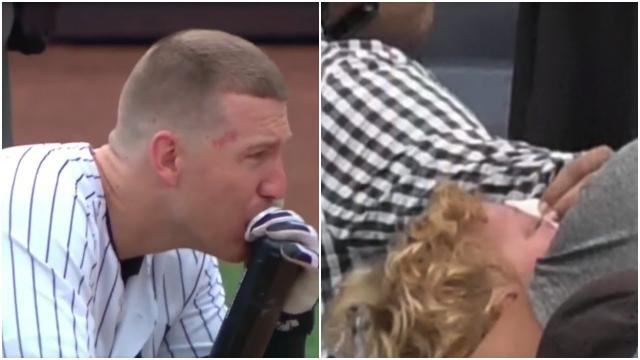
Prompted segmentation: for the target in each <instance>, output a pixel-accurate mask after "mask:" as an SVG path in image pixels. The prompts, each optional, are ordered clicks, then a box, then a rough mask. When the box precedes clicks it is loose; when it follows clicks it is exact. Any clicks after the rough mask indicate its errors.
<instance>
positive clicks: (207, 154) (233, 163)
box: [188, 93, 291, 261]
mask: <svg viewBox="0 0 640 360" xmlns="http://www.w3.org/2000/svg"><path fill="white" fill-rule="evenodd" d="M219 111H221V114H222V118H223V119H225V121H226V123H227V124H226V126H225V129H224V130H222V131H220V132H218V133H217V134H216V135H213V136H212V138H211V139H210V140H209V141H208V144H206V145H205V146H204V147H205V149H203V151H202V154H201V156H199V157H198V158H196V159H194V162H195V167H194V169H195V171H193V172H192V173H191V174H188V175H190V176H192V179H191V180H190V183H192V184H193V186H192V187H193V189H192V190H191V191H190V197H191V200H190V201H191V203H192V206H190V209H194V210H195V211H193V212H192V214H191V219H190V220H189V221H191V220H192V221H193V224H192V226H193V227H194V229H196V230H195V232H196V234H195V235H196V237H197V238H198V241H199V242H200V243H201V248H202V250H205V251H206V252H208V253H210V254H212V255H215V256H217V257H219V258H220V259H222V260H226V261H241V260H243V259H244V258H245V257H246V255H247V249H248V247H247V244H246V243H245V241H244V231H245V228H246V226H247V224H248V222H249V221H250V220H251V219H252V218H253V217H254V216H255V215H257V214H258V213H259V212H260V211H262V210H264V209H266V208H267V207H269V206H271V205H272V203H273V202H274V201H276V200H279V199H282V198H284V195H285V192H286V188H287V179H286V175H285V172H284V167H283V158H282V152H283V146H284V143H285V141H286V140H287V139H288V138H289V137H290V136H291V130H290V129H289V122H288V120H287V106H286V103H284V102H281V101H278V100H273V99H263V98H258V97H253V96H249V95H241V94H233V93H228V94H225V95H222V99H221V101H220V102H219ZM188 191H189V190H188Z"/></svg>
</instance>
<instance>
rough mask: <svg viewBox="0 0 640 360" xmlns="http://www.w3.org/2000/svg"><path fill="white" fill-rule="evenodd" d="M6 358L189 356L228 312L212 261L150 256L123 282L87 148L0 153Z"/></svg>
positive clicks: (178, 254) (186, 254) (198, 256)
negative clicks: (135, 272) (138, 355)
mask: <svg viewBox="0 0 640 360" xmlns="http://www.w3.org/2000/svg"><path fill="white" fill-rule="evenodd" d="M0 164H1V167H0V168H2V170H3V174H2V177H1V178H0V194H1V195H0V196H1V197H2V198H1V202H0V204H2V205H1V210H0V216H1V217H2V283H3V285H4V286H3V291H2V351H3V355H4V356H6V357H17V356H25V357H26V356H30V357H34V356H45V357H63V356H64V357H71V356H80V357H96V356H97V357H110V356H120V357H133V356H136V355H137V354H139V353H140V354H141V355H142V356H145V357H164V356H175V357H184V356H187V357H193V356H204V355H207V354H208V353H209V351H210V350H211V347H212V345H213V341H214V339H215V337H216V335H217V332H218V329H219V328H220V325H221V322H222V319H223V318H224V315H225V313H226V307H225V305H224V290H223V287H222V283H221V278H220V273H219V271H218V266H217V260H216V259H215V258H213V257H211V256H209V255H205V254H203V253H201V252H198V251H194V250H190V249H178V250H172V251H167V252H162V253H158V254H153V255H147V256H144V257H143V258H142V264H141V266H140V270H139V272H138V273H137V274H134V275H132V276H131V277H129V278H128V280H127V282H126V284H125V283H124V281H123V279H122V268H121V264H120V261H119V260H118V258H117V255H116V253H115V249H114V247H113V244H112V239H111V238H110V235H109V229H108V226H107V220H108V216H107V208H106V203H105V198H104V192H103V189H102V185H101V183H100V174H99V173H98V169H97V166H96V163H95V161H94V159H93V156H92V150H91V147H90V145H89V144H86V143H71V144H42V145H29V146H19V147H13V148H8V149H4V150H2V151H1V152H0Z"/></svg>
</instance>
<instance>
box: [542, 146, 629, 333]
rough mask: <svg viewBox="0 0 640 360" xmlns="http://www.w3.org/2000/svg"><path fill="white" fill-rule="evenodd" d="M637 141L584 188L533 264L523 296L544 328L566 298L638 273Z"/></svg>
mask: <svg viewBox="0 0 640 360" xmlns="http://www.w3.org/2000/svg"><path fill="white" fill-rule="evenodd" d="M637 201H638V142H637V140H635V141H633V142H631V143H629V144H627V145H626V146H625V147H623V148H622V149H620V150H619V151H618V152H617V153H616V154H615V155H614V156H613V157H612V158H611V159H610V160H609V161H607V163H606V164H605V165H604V166H603V168H602V169H601V170H600V171H599V172H598V173H597V174H596V175H595V176H594V177H593V179H592V181H591V183H590V184H589V185H588V186H587V187H585V188H584V189H583V191H582V193H581V195H580V198H579V200H578V202H577V203H576V205H574V207H573V208H571V209H570V210H569V211H568V212H567V214H566V215H565V218H564V219H563V221H562V223H561V224H560V228H559V229H558V233H557V235H556V238H555V239H554V241H553V244H552V245H551V247H550V248H549V252H548V253H547V255H545V257H543V258H542V259H540V260H538V263H537V264H536V269H535V273H534V277H533V280H532V282H531V284H530V285H529V297H530V299H531V304H532V306H533V310H534V312H535V314H536V317H537V318H538V321H539V322H540V324H541V325H542V326H543V327H544V326H545V325H546V323H547V321H548V320H549V317H551V314H552V313H553V312H554V311H555V309H557V308H558V307H559V306H560V305H561V304H562V303H563V302H564V301H565V300H566V299H568V298H569V296H570V295H571V294H573V293H574V292H575V291H577V290H578V289H579V288H581V287H582V286H584V285H586V284H587V283H588V282H590V281H592V280H595V279H596V278H598V277H600V276H601V275H602V274H605V273H610V272H615V271H620V270H627V269H637V268H638V203H637Z"/></svg>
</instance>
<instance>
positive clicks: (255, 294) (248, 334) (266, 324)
mask: <svg viewBox="0 0 640 360" xmlns="http://www.w3.org/2000/svg"><path fill="white" fill-rule="evenodd" d="M252 246H253V249H252V255H251V257H250V259H249V262H248V264H247V271H246V272H245V274H244V277H243V279H242V282H241V283H240V288H239V289H238V292H237V294H236V297H235V299H234V300H233V304H232V305H231V308H230V309H229V312H228V313H227V316H226V318H225V319H224V321H223V322H222V326H221V327H220V331H219V332H218V336H217V337H216V340H215V344H214V346H213V349H212V350H211V353H210V355H209V357H262V356H263V355H264V351H265V349H266V348H267V345H268V344H269V340H270V339H271V336H272V335H273V331H274V330H275V328H276V325H277V322H278V318H279V317H280V314H281V312H282V307H283V305H284V301H285V300H286V298H287V295H288V294H289V291H290V290H291V287H292V286H293V284H294V282H295V280H296V278H297V277H298V275H299V274H300V272H301V270H302V269H301V268H300V266H298V265H295V264H292V263H290V262H289V261H287V260H285V259H284V258H283V257H282V254H281V250H280V247H281V246H282V242H279V241H274V240H272V239H269V238H263V239H259V240H257V241H256V242H255V243H254V244H253V245H252Z"/></svg>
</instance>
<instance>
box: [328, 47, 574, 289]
mask: <svg viewBox="0 0 640 360" xmlns="http://www.w3.org/2000/svg"><path fill="white" fill-rule="evenodd" d="M321 50H322V63H321V67H322V76H321V97H322V104H321V107H322V117H321V124H322V125H321V128H322V131H321V144H322V145H321V156H322V160H321V166H322V173H321V183H322V203H321V207H322V216H323V219H324V220H323V223H322V224H321V232H322V235H321V238H322V257H321V259H322V269H323V271H322V299H323V301H327V300H328V299H329V298H330V297H331V296H332V292H333V290H334V289H335V288H336V286H337V284H338V283H339V282H340V281H341V279H342V276H343V274H344V273H345V272H347V271H349V270H350V269H351V268H352V267H353V265H354V264H355V263H358V262H359V261H362V260H364V259H370V258H372V257H376V256H380V255H384V254H385V253H386V249H387V246H388V245H389V244H390V242H391V240H392V238H393V237H394V236H395V234H396V233H397V232H398V231H399V230H401V229H402V227H403V226H404V225H405V224H406V223H407V222H408V221H409V220H410V219H411V218H412V217H413V216H415V215H417V214H419V213H420V212H421V211H422V210H423V209H424V207H425V206H426V204H427V199H428V198H429V195H430V194H431V191H432V190H433V189H434V188H435V186H436V184H437V183H438V182H440V181H443V180H453V181H456V182H458V183H459V184H460V185H461V186H462V187H464V188H466V189H469V190H470V189H474V190H478V191H481V192H483V193H485V194H487V195H488V196H489V197H490V198H493V199H494V200H501V199H504V198H513V199H524V198H528V197H536V196H540V195H541V194H542V192H543V190H544V189H545V187H546V185H547V184H548V183H549V181H550V179H551V178H552V177H553V176H554V175H555V173H556V172H557V171H558V169H559V168H560V167H562V166H563V165H564V163H565V162H566V161H568V160H570V159H572V158H573V157H574V155H573V154H569V153H562V152H555V151H550V150H548V149H544V148H540V147H536V146H532V145H530V144H527V143H524V142H521V141H509V140H505V139H501V138H498V137H494V136H492V135H490V134H489V133H488V132H487V130H486V129H485V127H484V126H483V125H482V123H480V122H479V121H478V119H476V117H475V116H474V115H473V113H472V112H471V111H470V110H469V109H467V108H466V107H465V106H464V105H463V104H461V103H460V102H459V101H458V99H457V98H456V97H455V96H454V95H452V94H451V93H450V92H449V91H448V90H447V89H446V88H445V87H444V86H442V85H441V84H440V83H439V82H438V81H437V79H436V78H435V76H434V75H433V74H432V73H431V72H430V71H428V70H427V69H425V68H424V67H423V66H422V65H421V64H420V63H419V62H417V61H415V60H412V59H410V58H409V57H407V56H406V55H405V54H404V53H403V52H402V51H400V50H399V49H396V48H393V47H391V46H388V45H385V44H383V43H382V42H380V41H378V40H356V39H352V40H341V41H322V43H321Z"/></svg>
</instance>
